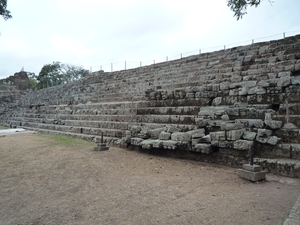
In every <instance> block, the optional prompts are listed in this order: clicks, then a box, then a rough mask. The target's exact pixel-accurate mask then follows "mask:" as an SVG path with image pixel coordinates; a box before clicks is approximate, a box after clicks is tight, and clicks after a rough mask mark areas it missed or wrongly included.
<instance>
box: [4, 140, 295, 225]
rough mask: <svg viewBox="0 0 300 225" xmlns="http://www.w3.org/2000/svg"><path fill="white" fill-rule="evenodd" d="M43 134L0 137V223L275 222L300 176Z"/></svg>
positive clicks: (289, 205) (288, 207)
mask: <svg viewBox="0 0 300 225" xmlns="http://www.w3.org/2000/svg"><path fill="white" fill-rule="evenodd" d="M94 146H95V144H93V143H89V142H84V141H78V140H73V141H71V143H59V142H58V143H57V140H55V139H53V138H50V137H48V136H44V135H42V136H41V135H37V134H23V135H20V134H19V135H9V136H5V137H0V224H2V225H6V224H10V225H16V224H19V225H20V224H22V225H25V224H26V225H28V224H32V225H40V224H56V225H57V224H64V225H65V224H89V225H93V224H97V225H98V224H111V225H114V224H126V225H128V224H193V225H195V224H222V225H224V224H230V225H232V224H244V225H246V224H251V225H253V224H261V225H262V224H270V225H274V224H282V223H283V221H284V219H285V218H286V216H287V215H288V214H289V212H290V210H291V208H292V206H293V205H294V203H295V201H296V199H297V198H298V196H299V194H300V180H299V179H291V178H284V177H279V176H274V175H269V176H268V180H267V181H265V182H259V183H252V182H250V181H246V180H243V179H241V178H239V177H238V176H237V174H236V169H234V168H229V167H224V166H216V165H212V164H205V163H202V162H197V161H189V160H182V159H174V158H165V157H160V156H156V155H149V154H146V153H142V152H138V151H129V150H124V149H118V148H110V150H109V151H103V152H96V151H93V147H94Z"/></svg>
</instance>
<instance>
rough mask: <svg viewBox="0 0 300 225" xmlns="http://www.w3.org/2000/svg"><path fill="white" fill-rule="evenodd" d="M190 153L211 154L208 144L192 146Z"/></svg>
mask: <svg viewBox="0 0 300 225" xmlns="http://www.w3.org/2000/svg"><path fill="white" fill-rule="evenodd" d="M192 151H195V152H201V153H204V154H211V153H212V147H211V145H210V144H195V145H193V148H192Z"/></svg>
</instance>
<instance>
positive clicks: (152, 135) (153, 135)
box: [148, 127, 167, 139]
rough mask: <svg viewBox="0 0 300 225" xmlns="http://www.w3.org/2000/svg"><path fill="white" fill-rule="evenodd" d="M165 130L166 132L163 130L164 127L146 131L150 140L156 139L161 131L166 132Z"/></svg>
mask: <svg viewBox="0 0 300 225" xmlns="http://www.w3.org/2000/svg"><path fill="white" fill-rule="evenodd" d="M166 130H167V128H165V127H163V128H157V129H153V130H148V134H149V136H150V138H151V139H158V137H159V135H160V133H161V132H163V131H166Z"/></svg>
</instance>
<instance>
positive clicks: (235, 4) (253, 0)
mask: <svg viewBox="0 0 300 225" xmlns="http://www.w3.org/2000/svg"><path fill="white" fill-rule="evenodd" d="M261 2H262V0H228V1H227V6H228V7H230V9H231V10H232V11H233V12H234V17H236V18H237V20H239V19H241V18H242V17H243V16H244V15H245V14H247V11H246V10H247V7H248V6H250V7H252V6H255V7H257V6H259V4H260V3H261ZM269 2H271V1H270V0H269Z"/></svg>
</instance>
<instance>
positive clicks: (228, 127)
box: [221, 122, 244, 130]
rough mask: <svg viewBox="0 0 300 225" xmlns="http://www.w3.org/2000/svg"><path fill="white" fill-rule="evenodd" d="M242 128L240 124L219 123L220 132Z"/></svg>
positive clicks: (242, 125)
mask: <svg viewBox="0 0 300 225" xmlns="http://www.w3.org/2000/svg"><path fill="white" fill-rule="evenodd" d="M242 128H244V124H242V123H226V122H225V123H221V130H239V129H242Z"/></svg>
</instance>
